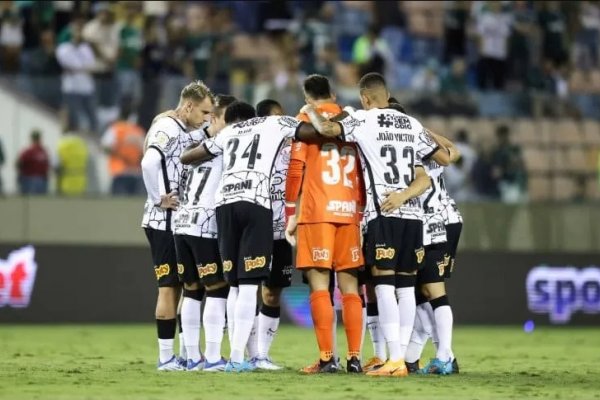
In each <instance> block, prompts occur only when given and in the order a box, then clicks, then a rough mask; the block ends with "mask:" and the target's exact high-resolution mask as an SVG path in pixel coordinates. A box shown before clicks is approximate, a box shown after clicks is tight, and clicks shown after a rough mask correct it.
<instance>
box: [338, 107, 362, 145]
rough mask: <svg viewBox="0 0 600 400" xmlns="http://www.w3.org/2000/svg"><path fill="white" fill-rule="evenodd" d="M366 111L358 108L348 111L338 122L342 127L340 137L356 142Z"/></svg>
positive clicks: (359, 135)
mask: <svg viewBox="0 0 600 400" xmlns="http://www.w3.org/2000/svg"><path fill="white" fill-rule="evenodd" d="M366 117H367V115H366V112H365V111H364V110H359V111H356V112H354V113H349V114H348V115H347V116H346V118H344V119H342V120H341V121H339V122H338V123H339V124H340V125H341V127H342V134H341V138H342V140H343V141H345V142H358V141H359V140H360V137H361V135H362V131H363V130H364V127H365V121H366Z"/></svg>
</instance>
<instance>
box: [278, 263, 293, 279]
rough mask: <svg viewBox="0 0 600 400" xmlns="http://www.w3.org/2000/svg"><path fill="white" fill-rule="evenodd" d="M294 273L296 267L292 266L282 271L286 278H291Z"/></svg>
mask: <svg viewBox="0 0 600 400" xmlns="http://www.w3.org/2000/svg"><path fill="white" fill-rule="evenodd" d="M293 272H294V267H293V266H292V265H286V266H285V267H283V271H281V273H282V274H283V275H284V276H286V277H288V276H289V277H291V276H292V273H293Z"/></svg>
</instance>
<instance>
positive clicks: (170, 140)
mask: <svg viewBox="0 0 600 400" xmlns="http://www.w3.org/2000/svg"><path fill="white" fill-rule="evenodd" d="M178 136H179V127H178V126H177V125H176V124H175V122H170V121H169V118H161V119H160V120H158V121H156V123H155V124H154V125H152V127H150V131H148V142H147V143H148V147H152V148H155V149H156V150H158V151H160V152H161V153H162V154H164V155H166V154H169V153H171V152H172V151H173V150H174V149H175V147H176V144H177V139H178Z"/></svg>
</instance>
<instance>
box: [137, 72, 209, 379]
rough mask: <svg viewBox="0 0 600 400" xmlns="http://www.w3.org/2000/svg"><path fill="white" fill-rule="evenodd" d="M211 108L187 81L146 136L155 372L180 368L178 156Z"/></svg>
mask: <svg viewBox="0 0 600 400" xmlns="http://www.w3.org/2000/svg"><path fill="white" fill-rule="evenodd" d="M212 108H213V104H212V94H211V92H210V90H209V89H208V88H207V87H206V85H204V83H202V82H200V81H197V82H192V83H190V84H189V85H187V86H186V87H185V88H183V90H182V91H181V96H180V99H179V105H178V106H177V109H176V110H175V116H176V117H174V118H171V117H166V118H160V119H158V120H157V121H156V122H155V123H154V124H153V125H152V126H151V127H150V130H149V131H148V134H147V136H146V143H145V148H144V149H145V151H144V157H143V159H142V172H143V177H144V185H145V186H146V191H147V192H148V199H147V200H146V204H145V206H144V216H143V220H142V227H143V228H144V231H145V233H146V237H147V238H148V242H149V243H150V250H151V253H152V261H153V263H154V273H155V275H156V280H157V281H158V299H157V302H156V325H157V333H158V346H159V360H158V369H159V370H180V369H183V368H182V366H181V364H180V363H179V362H178V360H177V358H176V357H175V355H174V353H173V342H174V338H175V331H176V329H177V322H176V314H177V304H178V302H179V296H180V292H181V284H180V283H179V279H178V277H177V260H176V256H175V242H174V240H173V234H172V221H171V219H172V214H173V212H174V210H176V209H177V206H178V204H179V201H178V193H179V192H180V191H181V187H180V185H181V178H182V175H183V165H182V164H181V162H180V160H179V157H180V155H181V154H182V152H183V150H184V149H185V148H186V147H188V146H189V145H190V144H192V143H193V142H196V141H198V140H199V135H200V131H199V128H201V127H202V126H203V125H204V124H205V123H206V122H208V120H209V118H210V114H211V112H212Z"/></svg>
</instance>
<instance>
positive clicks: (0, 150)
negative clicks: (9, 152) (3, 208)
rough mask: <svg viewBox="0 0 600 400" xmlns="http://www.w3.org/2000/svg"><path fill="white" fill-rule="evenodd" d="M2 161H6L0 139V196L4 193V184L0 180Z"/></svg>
mask: <svg viewBox="0 0 600 400" xmlns="http://www.w3.org/2000/svg"><path fill="white" fill-rule="evenodd" d="M4 161H6V158H5V157H4V147H3V146H2V140H1V139H0V196H3V195H4V185H3V182H2V167H3V166H4Z"/></svg>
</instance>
